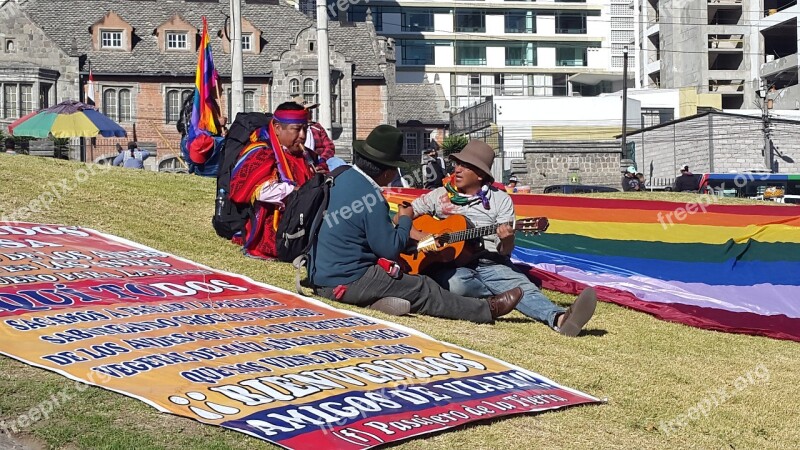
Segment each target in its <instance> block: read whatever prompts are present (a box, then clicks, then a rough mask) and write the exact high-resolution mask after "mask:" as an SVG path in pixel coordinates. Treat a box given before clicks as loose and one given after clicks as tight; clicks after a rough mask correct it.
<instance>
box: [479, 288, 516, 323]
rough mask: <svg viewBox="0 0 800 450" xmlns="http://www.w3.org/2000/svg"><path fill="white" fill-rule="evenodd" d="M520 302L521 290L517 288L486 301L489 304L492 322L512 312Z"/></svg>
mask: <svg viewBox="0 0 800 450" xmlns="http://www.w3.org/2000/svg"><path fill="white" fill-rule="evenodd" d="M520 300H522V288H518V287H515V288H514V289H510V290H508V291H505V292H503V293H502V294H499V295H495V296H493V297H489V298H487V299H486V301H487V302H489V310H490V311H491V312H492V319H493V320H494V319H497V318H498V317H502V316H505V315H506V314H508V313H510V312H511V311H513V310H514V308H516V307H517V303H519V301H520Z"/></svg>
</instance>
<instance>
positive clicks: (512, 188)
mask: <svg viewBox="0 0 800 450" xmlns="http://www.w3.org/2000/svg"><path fill="white" fill-rule="evenodd" d="M517 183H519V179H517V176H516V175H511V177H509V178H508V184H507V185H506V192H508V193H509V194H513V193H515V192H517Z"/></svg>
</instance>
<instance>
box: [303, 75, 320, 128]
mask: <svg viewBox="0 0 800 450" xmlns="http://www.w3.org/2000/svg"><path fill="white" fill-rule="evenodd" d="M318 85H319V84H318V82H317V81H316V80H314V79H313V78H306V79H305V80H303V101H304V102H306V104H307V105H313V104H314V103H317V86H318ZM310 111H311V120H313V121H317V120H319V119H318V117H319V112H318V110H317V109H316V108H315V109H312V110H310Z"/></svg>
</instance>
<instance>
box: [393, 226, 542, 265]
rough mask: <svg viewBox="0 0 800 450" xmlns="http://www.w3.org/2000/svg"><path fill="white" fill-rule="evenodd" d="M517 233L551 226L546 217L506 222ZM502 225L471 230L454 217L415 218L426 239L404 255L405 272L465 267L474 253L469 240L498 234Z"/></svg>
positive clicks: (539, 232)
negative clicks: (434, 266) (444, 265)
mask: <svg viewBox="0 0 800 450" xmlns="http://www.w3.org/2000/svg"><path fill="white" fill-rule="evenodd" d="M507 224H508V225H512V226H513V227H514V230H515V231H520V232H523V233H525V234H541V233H544V232H545V231H546V230H547V227H549V226H550V222H549V221H548V220H547V218H546V217H526V218H524V219H517V221H516V223H514V222H507ZM500 225H502V224H500V223H497V224H494V225H487V226H483V227H475V228H470V226H469V223H468V222H467V218H466V217H464V216H461V215H453V216H450V217H448V218H446V219H442V220H439V219H436V218H434V217H432V216H427V215H426V216H419V217H417V218H416V219H414V228H416V229H418V230H420V231H422V232H423V233H425V234H426V235H427V236H426V237H425V238H424V239H422V240H421V241H419V243H418V244H417V246H416V248H413V249H411V251H409V252H407V253H401V254H400V258H401V259H402V260H403V261H405V263H406V265H407V267H406V271H407V272H408V273H410V274H419V273H424V272H425V270H426V269H427V268H428V267H430V265H431V264H437V263H439V264H442V263H448V262H451V261H455V262H456V264H457V265H461V264H466V263H467V262H469V261H470V260H471V259H472V254H471V253H472V252H470V251H469V247H468V246H466V245H465V243H466V241H468V240H471V239H477V238H481V237H484V236H488V235H490V234H495V233H497V227H498V226H500Z"/></svg>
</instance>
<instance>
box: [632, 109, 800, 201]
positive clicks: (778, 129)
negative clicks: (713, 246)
mask: <svg viewBox="0 0 800 450" xmlns="http://www.w3.org/2000/svg"><path fill="white" fill-rule="evenodd" d="M762 128H763V125H762V121H761V118H760V117H751V116H739V115H729V114H719V113H711V114H706V115H701V116H698V117H694V118H690V119H688V120H683V121H679V122H675V123H672V124H668V125H664V126H661V127H658V128H655V129H652V130H645V131H643V132H638V133H636V134H633V135H630V136H628V138H627V139H628V141H629V142H635V143H636V153H635V157H636V166H637V167H638V168H639V171H640V172H643V173H644V174H645V177H646V178H648V179H652V180H654V181H655V182H656V183H655V184H656V185H658V184H663V183H667V184H668V183H670V182H671V180H674V178H675V177H676V176H677V175H678V174H679V168H680V167H681V166H683V165H684V164H688V165H689V169H690V170H691V171H692V172H695V173H704V172H717V173H726V172H741V171H746V170H765V169H766V165H765V163H764V156H763V152H762V150H763V148H764V134H763V132H762ZM799 132H800V122H794V121H786V120H777V119H773V130H772V133H771V134H772V145H773V147H774V148H775V149H776V150H777V151H779V152H781V153H784V154H786V155H787V156H789V157H791V159H793V160H795V161H800V142H798V139H797V137H798V133H799ZM775 160H776V161H777V169H778V171H779V172H782V173H798V172H800V165H798V163H796V162H795V163H790V162H787V161H784V160H782V159H780V158H779V157H777V156H776V157H775ZM651 167H652V171H651Z"/></svg>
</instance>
